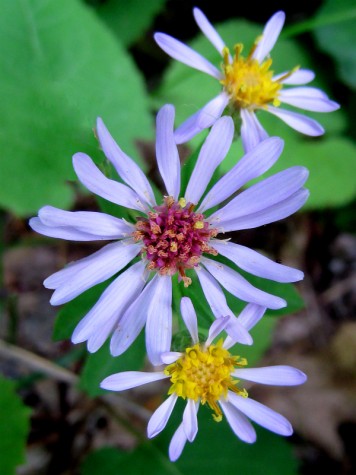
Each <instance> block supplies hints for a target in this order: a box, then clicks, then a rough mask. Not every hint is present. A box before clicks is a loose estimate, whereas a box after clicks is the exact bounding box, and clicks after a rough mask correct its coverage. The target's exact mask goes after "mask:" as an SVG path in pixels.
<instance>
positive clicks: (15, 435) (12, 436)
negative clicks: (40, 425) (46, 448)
mask: <svg viewBox="0 0 356 475" xmlns="http://www.w3.org/2000/svg"><path fill="white" fill-rule="evenodd" d="M14 387H15V383H13V382H12V381H9V380H6V379H4V378H3V377H1V376H0V473H1V475H13V474H14V473H15V468H16V467H17V466H18V465H20V464H22V463H23V462H24V461H25V447H26V439H27V434H28V431H29V416H30V410H29V408H27V407H26V406H25V405H24V404H23V403H22V401H21V399H20V398H19V397H18V395H17V394H16V392H15V390H14Z"/></svg>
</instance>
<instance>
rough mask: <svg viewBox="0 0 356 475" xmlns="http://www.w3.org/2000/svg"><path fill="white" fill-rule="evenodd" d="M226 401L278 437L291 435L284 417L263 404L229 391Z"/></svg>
mask: <svg viewBox="0 0 356 475" xmlns="http://www.w3.org/2000/svg"><path fill="white" fill-rule="evenodd" d="M228 400H229V401H230V403H231V404H233V405H234V406H235V407H236V408H237V409H239V410H240V411H242V412H243V413H244V414H245V415H246V416H247V417H249V418H250V419H252V420H253V421H254V422H256V423H257V424H259V425H260V426H262V427H265V428H266V429H268V430H270V431H271V432H275V433H276V434H280V435H291V434H292V433H293V428H292V426H291V424H290V422H289V421H288V420H287V419H286V418H285V417H283V416H281V414H278V413H277V412H275V411H273V410H272V409H270V408H268V407H266V406H264V405H263V404H261V403H259V402H257V401H254V400H253V399H250V398H244V397H241V396H238V395H237V394H234V393H232V392H231V391H229V392H228Z"/></svg>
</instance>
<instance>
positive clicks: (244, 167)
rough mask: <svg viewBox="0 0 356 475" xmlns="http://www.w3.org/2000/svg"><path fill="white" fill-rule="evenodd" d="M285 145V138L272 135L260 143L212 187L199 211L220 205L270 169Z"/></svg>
mask: <svg viewBox="0 0 356 475" xmlns="http://www.w3.org/2000/svg"><path fill="white" fill-rule="evenodd" d="M283 146H284V142H283V140H282V139H280V138H278V137H270V138H268V139H266V140H264V141H263V142H261V143H259V144H258V145H257V146H256V147H255V148H254V149H253V150H251V152H249V153H247V154H245V155H244V156H243V157H242V158H241V160H240V161H239V162H238V163H237V164H236V165H235V166H234V167H233V168H231V170H229V171H228V172H227V173H226V174H225V175H224V176H223V177H222V178H221V179H220V180H219V181H218V182H217V183H216V184H215V185H214V186H213V187H212V189H211V190H210V191H209V192H208V193H207V195H206V197H205V198H204V200H203V202H202V204H201V205H200V207H199V210H198V211H199V212H202V211H204V210H207V209H209V208H212V207H213V206H216V205H218V204H219V203H221V202H223V201H224V200H226V199H227V198H229V197H230V196H231V195H232V194H233V193H235V192H236V191H237V190H238V189H239V188H240V187H241V186H244V185H245V184H246V183H247V182H248V181H250V180H252V179H254V178H257V177H259V176H260V175H262V174H263V173H265V172H266V171H267V170H269V169H270V168H271V166H272V165H273V164H274V163H275V162H276V161H277V160H278V157H279V156H280V154H281V153H282V150H283Z"/></svg>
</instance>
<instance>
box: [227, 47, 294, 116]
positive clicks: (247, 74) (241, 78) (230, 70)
mask: <svg viewBox="0 0 356 475" xmlns="http://www.w3.org/2000/svg"><path fill="white" fill-rule="evenodd" d="M256 46H257V43H255V46H254V47H253V48H252V50H251V51H250V54H249V55H248V57H247V58H244V57H243V56H241V51H242V49H243V45H241V44H238V45H235V48H234V49H235V55H234V57H233V61H232V64H231V63H230V60H229V55H230V52H229V49H228V48H226V47H225V48H224V50H223V57H224V63H223V65H222V69H223V73H224V76H225V77H224V79H222V80H221V81H220V82H221V84H222V85H223V86H224V88H225V90H226V92H227V93H228V94H229V95H230V97H231V100H232V102H233V104H234V106H235V107H238V108H247V109H252V110H253V109H256V108H259V107H266V105H267V104H273V105H274V106H276V107H277V106H279V105H280V101H279V99H278V93H279V91H280V89H281V88H282V84H281V83H280V81H281V79H285V77H286V76H283V78H279V80H277V81H273V79H272V77H273V71H271V70H270V67H271V66H272V59H270V58H268V59H266V60H265V61H263V62H262V63H261V64H260V63H259V62H258V61H257V59H253V58H252V54H253V52H254V50H255V48H256ZM293 71H294V70H293ZM291 73H292V71H291V72H290V73H288V76H289V75H290V74H291Z"/></svg>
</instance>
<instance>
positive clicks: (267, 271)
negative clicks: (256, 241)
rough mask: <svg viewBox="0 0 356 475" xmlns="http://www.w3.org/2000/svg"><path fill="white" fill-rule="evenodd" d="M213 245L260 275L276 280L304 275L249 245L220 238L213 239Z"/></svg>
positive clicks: (246, 268)
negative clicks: (220, 239)
mask: <svg viewBox="0 0 356 475" xmlns="http://www.w3.org/2000/svg"><path fill="white" fill-rule="evenodd" d="M212 246H213V247H214V249H216V250H217V251H218V253H219V254H221V255H223V256H225V257H227V258H228V259H230V260H231V261H232V262H234V263H235V264H236V265H237V266H238V267H241V269H243V270H245V271H246V272H249V273H250V274H253V275H257V276H258V277H263V278H264V279H271V280H274V281H276V282H297V281H299V280H302V279H303V277H304V274H303V272H301V271H300V270H297V269H293V268H292V267H288V266H284V265H282V264H278V263H277V262H274V261H272V260H271V259H268V258H267V257H265V256H263V255H262V254H259V253H258V252H256V251H253V250H252V249H249V248H248V247H245V246H241V245H239V244H235V243H233V242H230V241H219V240H218V239H214V241H212Z"/></svg>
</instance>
